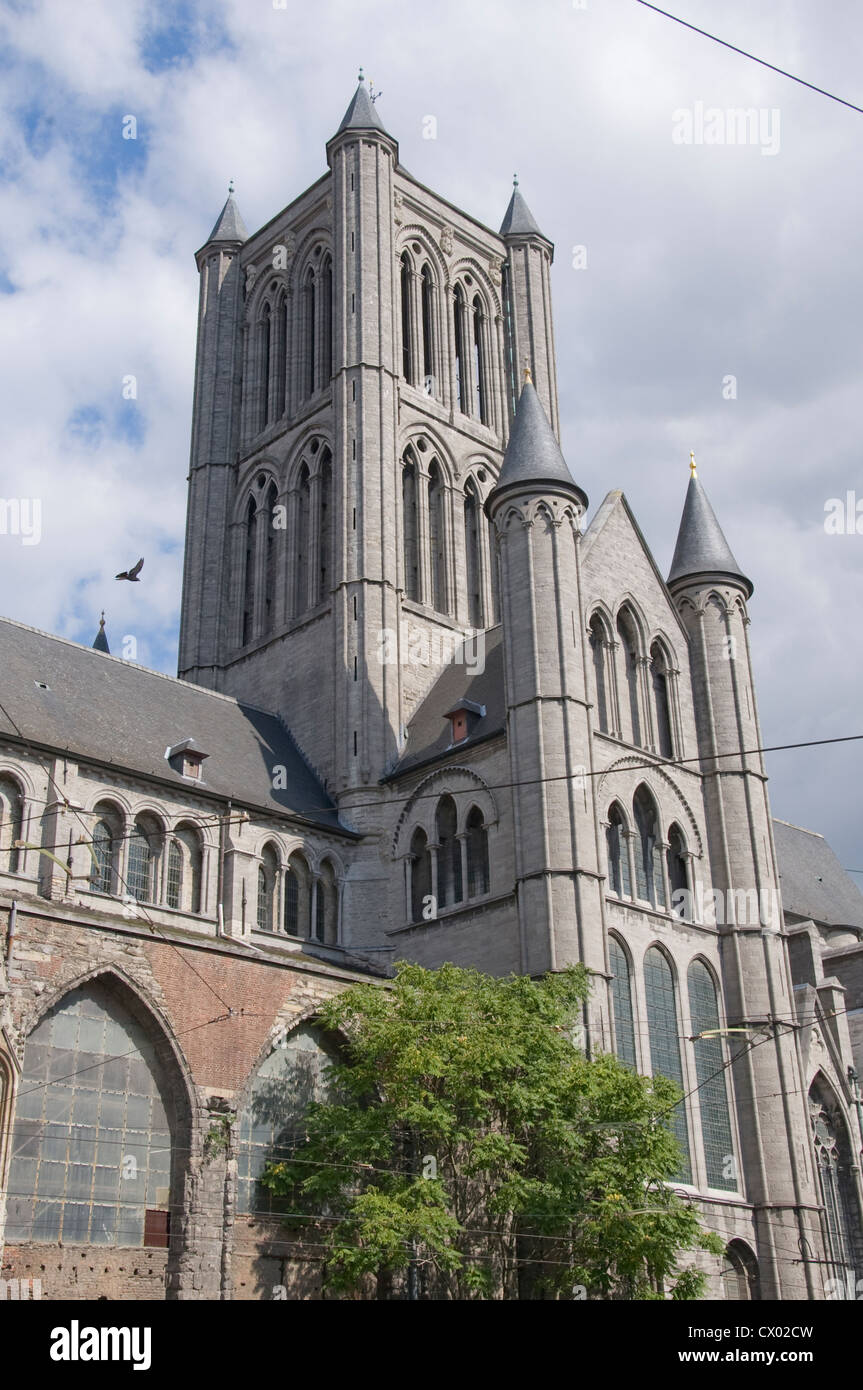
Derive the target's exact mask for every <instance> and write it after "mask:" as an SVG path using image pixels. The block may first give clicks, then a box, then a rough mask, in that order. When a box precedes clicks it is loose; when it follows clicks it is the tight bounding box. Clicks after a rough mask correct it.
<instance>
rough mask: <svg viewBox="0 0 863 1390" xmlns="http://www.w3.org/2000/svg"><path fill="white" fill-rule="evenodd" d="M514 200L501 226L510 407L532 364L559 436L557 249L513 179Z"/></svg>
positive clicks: (516, 181) (555, 430) (512, 407)
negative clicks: (554, 313) (554, 314)
mask: <svg viewBox="0 0 863 1390" xmlns="http://www.w3.org/2000/svg"><path fill="white" fill-rule="evenodd" d="M512 185H513V187H512V197H511V198H510V200H509V206H508V208H507V210H506V213H505V215H504V219H503V222H502V223H501V227H500V235H501V237H502V238H503V241H504V244H505V246H506V255H507V271H508V273H507V275H506V299H507V305H506V315H505V332H506V340H507V356H508V359H509V364H510V373H511V375H510V389H511V400H510V409H511V410H515V405H516V399H517V398H518V390H519V388H518V376H519V370H520V368H521V367H523V366H529V367H530V368H531V370H532V372H533V378H534V381H535V382H536V390H537V393H538V395H539V400H540V403H541V405H542V408H543V410H544V411H545V413H546V415H547V416H548V418H549V420H550V421H551V427H552V429H553V431H554V433H555V434H556V435H559V434H560V414H559V411H558V406H557V372H556V367H555V359H554V327H553V325H552V321H551V282H550V271H551V262H552V260H553V258H554V247H553V246H552V244H551V242H550V241H549V239H548V237H547V236H544V235H543V233H542V232H541V231H540V229H539V226H538V224H537V221H536V218H535V217H534V215H533V213H532V212H531V210H530V208H529V207H528V205H527V203H526V202H525V201H524V198H523V197H522V195H521V193H520V192H519V187H518V176H517V175H516V176H515V177H514V178H513V181H512Z"/></svg>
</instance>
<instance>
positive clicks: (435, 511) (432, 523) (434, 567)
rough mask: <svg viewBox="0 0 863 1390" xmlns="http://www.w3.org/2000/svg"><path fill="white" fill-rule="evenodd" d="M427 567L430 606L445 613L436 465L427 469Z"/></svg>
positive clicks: (440, 498) (441, 513) (439, 486)
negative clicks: (429, 577) (429, 574)
mask: <svg viewBox="0 0 863 1390" xmlns="http://www.w3.org/2000/svg"><path fill="white" fill-rule="evenodd" d="M428 517H429V565H430V568H431V595H430V597H431V606H432V608H434V610H435V612H436V613H445V612H446V554H445V550H444V511H443V487H442V484H441V475H440V469H439V468H438V465H437V464H436V463H433V464H432V465H431V467H430V468H429V482H428Z"/></svg>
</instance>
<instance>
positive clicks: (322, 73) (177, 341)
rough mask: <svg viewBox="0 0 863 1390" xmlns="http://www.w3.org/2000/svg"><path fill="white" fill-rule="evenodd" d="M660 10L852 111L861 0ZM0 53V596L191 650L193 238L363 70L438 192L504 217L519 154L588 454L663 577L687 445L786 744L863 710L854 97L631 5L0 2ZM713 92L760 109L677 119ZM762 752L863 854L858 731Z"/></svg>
mask: <svg viewBox="0 0 863 1390" xmlns="http://www.w3.org/2000/svg"><path fill="white" fill-rule="evenodd" d="M280 3H281V0H276V4H280ZM664 7H665V8H668V9H670V10H672V11H673V12H674V13H675V14H678V15H680V16H681V17H682V18H684V19H687V20H689V21H690V22H692V23H693V24H696V25H699V26H700V27H702V28H706V29H708V30H711V31H712V32H713V33H716V34H718V35H719V36H720V37H722V38H724V39H726V40H728V41H729V42H730V43H733V44H736V45H738V46H739V47H742V48H744V49H748V50H749V51H751V52H754V53H756V54H758V55H759V56H761V57H763V58H765V59H767V60H768V61H770V62H772V63H774V64H776V65H777V66H779V67H783V68H786V69H789V70H790V71H792V72H794V73H797V74H799V75H800V76H803V77H805V78H807V79H808V80H809V81H810V82H812V83H814V84H815V85H817V86H819V87H824V88H827V89H829V90H830V91H831V92H834V93H836V94H837V95H839V96H842V97H845V98H846V99H847V100H848V101H851V102H854V103H856V104H857V105H859V106H863V77H861V74H863V11H861V10H860V8H859V6H858V5H857V4H856V3H855V0H831V3H830V4H829V5H825V4H824V2H823V0H763V3H759V5H757V6H754V5H753V4H752V3H751V0H722V3H721V4H720V3H718V0H667V3H666V5H665V6H664ZM0 45H2V47H0V51H2V57H0V92H2V96H0V100H2V108H3V113H4V117H5V119H4V121H3V123H2V134H0V177H2V180H3V186H2V204H0V207H2V216H0V250H2V254H0V361H2V375H0V392H2V419H3V427H4V428H3V436H4V437H3V450H2V477H0V495H2V497H4V498H9V497H13V496H14V497H20V498H39V499H41V504H42V535H41V540H40V542H39V544H38V545H25V544H23V538H22V537H21V536H10V535H5V536H0V594H2V599H0V611H2V612H3V613H4V614H7V615H8V616H11V617H14V618H16V619H19V620H21V621H23V622H27V623H32V624H34V625H35V626H38V627H42V628H46V629H48V630H49V631H54V632H58V633H62V634H63V635H65V636H68V637H72V638H74V639H76V640H79V641H85V642H88V643H89V642H90V641H92V638H93V635H94V633H95V631H96V627H97V624H98V616H99V611H100V609H101V608H103V607H104V608H105V609H106V610H107V613H108V631H109V635H110V638H111V642H112V648H113V650H114V651H115V652H118V653H119V651H120V648H121V642H122V638H123V636H124V635H126V634H130V635H133V636H134V637H135V638H136V640H137V644H138V645H137V659H138V660H139V661H141V662H143V663H144V664H148V665H153V666H155V667H157V668H159V669H161V670H165V671H168V672H173V671H174V670H175V669H176V641H177V624H178V613H179V595H180V577H181V564H182V547H183V528H184V513H185V492H186V469H187V461H188V445H189V427H190V411H191V398H192V373H193V366H194V339H195V318H196V296H197V274H196V270H195V265H194V260H193V252H194V251H195V249H196V248H197V247H199V246H200V245H201V243H202V242H203V241H204V239H205V237H206V235H207V233H208V232H209V230H210V227H211V226H212V223H213V221H214V219H215V217H216V215H217V213H218V211H219V208H220V206H221V204H222V202H223V201H224V198H225V193H226V188H227V184H228V180H229V179H231V178H233V179H234V180H235V182H236V186H237V196H238V200H239V203H240V207H241V209H242V212H243V215H244V217H245V220H246V223H247V225H248V226H249V228H250V229H251V228H255V227H258V226H260V225H261V224H262V223H263V222H265V221H267V220H268V219H269V218H270V217H271V216H272V215H273V214H274V213H275V212H276V211H277V210H278V209H279V208H281V207H282V206H284V204H285V203H287V202H288V201H290V200H291V199H292V198H293V197H295V196H296V195H297V193H299V192H300V191H301V190H302V189H304V188H305V187H306V186H307V185H308V184H310V183H311V182H313V181H314V180H315V179H316V178H318V177H319V175H320V174H321V173H323V172H324V170H325V168H326V158H325V151H324V144H325V141H326V140H327V138H328V137H329V136H330V135H331V134H333V132H334V131H335V129H336V127H337V125H338V123H339V120H340V119H341V116H342V114H343V112H344V109H345V107H346V106H347V104H348V101H349V100H350V97H351V95H352V93H353V90H354V88H355V86H356V74H357V68H358V66H359V65H360V64H362V65H364V67H365V71H366V74H367V75H369V76H371V78H372V80H373V81H374V84H375V86H376V88H377V89H379V90H380V91H381V97H380V103H379V106H378V110H379V112H380V114H381V116H382V118H383V119H384V121H385V123H386V125H387V128H388V129H389V130H390V131H391V132H392V134H394V135H395V136H396V137H397V138H398V140H399V142H400V148H401V158H402V161H403V163H404V164H405V165H406V166H407V167H408V168H409V169H410V170H411V172H412V173H414V174H415V175H416V176H417V177H418V178H419V179H421V180H422V181H423V182H424V183H426V184H429V185H430V186H432V187H433V188H436V189H437V190H439V191H440V192H441V193H442V194H443V195H444V196H445V197H447V198H449V199H451V200H452V201H453V202H455V203H457V204H459V205H461V206H463V207H464V208H465V209H466V210H468V211H469V212H471V213H472V214H473V215H475V216H476V217H478V218H480V219H481V220H482V221H484V222H486V223H488V224H489V225H491V226H493V227H497V226H498V225H499V223H500V219H501V217H502V214H503V211H504V209H505V207H506V204H507V201H508V198H509V193H510V189H511V181H512V175H513V173H514V172H516V171H517V172H518V174H519V177H520V182H521V189H522V192H523V193H524V195H525V197H526V198H527V201H528V203H529V205H530V207H531V209H532V211H533V213H534V215H535V217H536V218H537V220H538V221H539V223H540V226H541V227H542V228H543V230H544V231H545V233H546V234H547V235H548V236H549V237H550V238H551V239H552V240H553V241H554V242H555V246H556V256H555V264H554V269H553V290H554V296H555V299H554V309H555V318H556V331H557V343H558V369H559V378H560V392H561V409H562V418H563V446H564V452H565V454H566V456H567V459H568V461H569V463H570V466H571V468H572V470H573V472H574V474H575V476H576V478H577V479H578V481H579V482H580V483H581V484H582V485H583V486H584V487H585V489H586V490H587V492H588V494H589V495H590V498H591V503H592V507H595V506H596V505H598V503H599V502H600V501H601V500H602V497H603V496H604V495H605V493H606V492H607V491H608V490H609V489H611V488H622V489H623V490H624V491H625V492H626V494H627V496H628V498H629V500H630V503H631V504H632V506H633V508H634V510H635V513H636V515H637V516H638V518H639V520H640V523H641V525H642V529H643V530H644V532H645V534H646V536H647V539H648V541H649V543H650V544H651V545H652V547H653V549H654V553H655V555H656V558H657V561H658V563H659V565H660V568H661V569H662V570H663V572H665V571H667V568H668V565H669V562H670V559H671V554H672V551H673V547H674V540H675V536H676V532H677V524H678V520H679V515H680V509H681V507H682V504H683V497H684V492H685V488H686V482H687V477H688V456H689V450H690V449H694V450H695V452H696V455H697V458H698V463H699V474H700V476H701V478H702V480H703V482H704V484H705V486H706V488H707V490H708V492H709V494H710V497H711V499H712V501H713V504H714V506H715V508H716V511H717V513H718V515H719V517H720V520H721V521H722V524H723V526H724V528H725V530H726V534H727V535H728V538H729V541H730V543H731V546H732V549H733V550H734V552H735V554H736V556H737V559H738V561H739V563H740V564H741V566H742V567H743V568H744V569H745V570H746V571H747V573H749V574H750V575H751V577H752V579H753V581H754V583H755V596H754V599H753V601H752V604H751V615H752V641H753V646H754V651H755V659H756V677H757V682H758V694H759V700H760V709H761V720H762V727H763V733H764V738H765V742H766V743H768V744H775V743H790V742H797V741H800V740H805V739H818V738H831V737H838V736H841V735H846V734H854V733H863V714H861V708H860V706H861V700H860V688H861V682H863V642H861V635H860V634H861V607H863V579H861V573H863V565H861V561H863V535H851V534H845V535H830V534H827V533H826V531H825V525H824V522H825V504H826V503H828V501H829V499H831V498H842V499H845V497H846V494H847V493H848V492H852V493H855V495H856V496H859V498H860V500H861V527H863V468H861V455H860V416H861V403H863V402H861V386H860V383H861V366H863V363H861V357H863V339H861V334H860V324H861V322H863V312H861V307H863V306H861V284H863V277H861V273H860V229H861V226H863V196H861V189H863V181H861V178H860V149H861V137H863V115H860V114H858V113H857V112H855V111H853V110H849V109H848V108H847V107H842V106H840V105H837V104H836V103H834V102H832V101H830V100H828V99H827V98H826V97H824V96H820V95H817V94H816V93H814V92H811V91H808V90H805V89H804V88H802V87H800V86H798V85H796V84H794V83H793V82H790V81H788V80H787V79H786V78H783V77H780V76H778V75H777V74H774V73H771V72H768V71H767V70H766V69H764V68H762V67H758V66H756V65H755V64H754V63H752V62H749V61H747V60H746V59H745V58H743V57H740V56H738V55H736V54H734V53H731V52H729V51H728V50H725V49H722V48H720V47H719V46H717V45H716V44H713V43H711V42H709V41H708V40H707V39H705V38H702V37H700V36H698V35H697V34H694V33H692V32H690V31H687V30H686V29H684V28H682V27H680V26H679V25H676V24H674V23H672V22H670V21H669V20H668V19H664V18H662V17H660V16H659V15H657V14H655V13H652V12H651V11H649V10H647V9H646V8H644V7H643V6H641V5H640V4H638V3H637V2H636V0H576V3H573V0H540V3H537V4H534V5H526V4H524V3H523V0H494V3H490V0H457V2H456V0H438V2H437V3H436V4H434V5H421V4H419V3H416V0H409V3H396V0H365V3H364V4H362V5H357V4H353V3H340V2H339V0H316V3H315V4H314V5H313V4H310V3H303V2H302V0H287V3H286V7H285V8H284V9H282V8H275V5H274V0H198V3H195V0H182V2H181V3H171V4H168V3H154V0H119V2H118V0H81V2H80V3H77V4H74V5H72V4H70V3H69V0H41V2H40V0H2V2H0ZM711 108H713V109H716V110H718V111H719V112H721V113H725V112H728V111H732V110H734V109H736V108H756V109H758V110H759V111H762V110H763V112H764V122H765V124H764V127H763V129H762V131H761V132H760V133H759V135H758V138H756V139H755V140H753V142H751V143H748V144H731V143H729V142H727V141H726V142H725V143H719V142H718V141H717V140H716V139H714V141H713V143H706V141H705V140H704V139H702V140H701V141H698V139H697V131H696V129H695V127H694V126H693V140H692V142H691V143H688V144H687V143H680V142H679V141H678V140H675V138H674V135H675V131H677V132H678V135H680V134H681V133H682V134H685V133H686V128H685V124H684V118H683V117H682V116H681V115H680V113H681V112H684V113H685V112H689V113H693V116H694V113H696V112H697V111H698V110H701V111H703V112H705V113H709V111H710V109H711ZM129 115H132V116H134V117H135V121H136V125H137V132H136V134H137V138H136V139H134V140H131V139H124V138H123V129H124V118H125V117H127V116H129ZM429 115H434V116H435V117H436V120H437V138H436V139H434V140H429V139H424V138H423V131H424V129H426V130H428V128H429V124H428V123H427V122H425V123H424V117H426V116H429ZM126 128H127V129H128V128H129V127H128V123H126ZM712 129H713V131H714V134H718V135H721V134H722V133H723V129H726V130H727V126H726V127H724V126H723V125H722V124H720V123H717V122H716V120H715V119H714V122H713V127H712ZM578 248H584V249H583V250H579V249H578ZM585 261H586V264H585ZM574 262H575V264H574ZM130 376H134V377H135V379H136V383H137V399H135V400H128V399H124V396H123V382H124V379H125V378H127V377H130ZM732 377H733V378H734V381H733V382H731V383H729V382H728V378H732ZM142 554H143V555H145V556H146V565H145V569H144V572H143V576H142V579H143V582H142V583H141V584H140V585H138V586H134V587H133V586H131V585H118V584H116V583H115V582H114V579H113V575H114V574H115V572H116V571H117V570H119V569H123V568H125V567H126V566H127V565H129V564H131V563H133V562H134V561H135V560H136V559H137V558H138V556H139V555H142ZM769 766H770V772H771V779H772V780H771V789H772V798H773V806H774V812H775V814H777V815H779V816H782V817H783V818H785V819H788V820H791V821H794V822H796V823H797V824H802V825H805V826H808V827H811V828H816V829H820V830H822V831H823V832H824V833H825V834H826V835H827V836H828V838H829V839H830V840H831V841H832V843H833V844H834V846H835V848H836V850H837V852H838V854H839V856H840V858H841V860H842V862H843V863H844V864H845V865H846V866H848V867H851V868H860V869H863V844H861V838H863V835H861V832H863V809H861V807H863V798H861V794H860V783H861V779H863V744H845V745H838V746H835V747H832V748H830V747H828V748H813V749H807V750H802V751H796V752H784V753H776V754H774V755H772V756H771V758H770V760H769ZM856 881H857V882H858V883H859V884H863V877H861V876H860V875H858V876H857V878H856Z"/></svg>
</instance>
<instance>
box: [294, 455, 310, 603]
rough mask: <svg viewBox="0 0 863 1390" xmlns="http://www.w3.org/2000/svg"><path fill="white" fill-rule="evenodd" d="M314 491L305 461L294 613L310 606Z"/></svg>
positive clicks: (299, 494) (300, 490)
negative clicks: (310, 557) (310, 560)
mask: <svg viewBox="0 0 863 1390" xmlns="http://www.w3.org/2000/svg"><path fill="white" fill-rule="evenodd" d="M311 508H312V492H311V482H310V480H309V470H308V467H307V465H306V464H305V463H304V464H303V466H302V468H301V469H300V478H299V488H298V492H297V558H296V567H295V571H294V584H295V589H294V614H295V616H299V615H300V614H301V613H305V611H306V609H307V608H308V606H309V530H310V521H311Z"/></svg>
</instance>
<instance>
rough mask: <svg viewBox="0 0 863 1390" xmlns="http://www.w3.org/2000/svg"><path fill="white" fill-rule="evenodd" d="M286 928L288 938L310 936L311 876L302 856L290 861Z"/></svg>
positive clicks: (286, 883) (285, 889)
mask: <svg viewBox="0 0 863 1390" xmlns="http://www.w3.org/2000/svg"><path fill="white" fill-rule="evenodd" d="M284 895H285V896H284V916H283V921H284V926H285V931H286V933H287V934H288V936H308V935H310V928H311V923H310V921H309V912H310V904H311V875H310V873H309V866H308V864H307V863H306V861H305V859H304V858H303V856H302V855H301V854H297V853H294V854H292V855H291V856H290V858H289V860H288V867H287V869H286V870H285V883H284Z"/></svg>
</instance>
